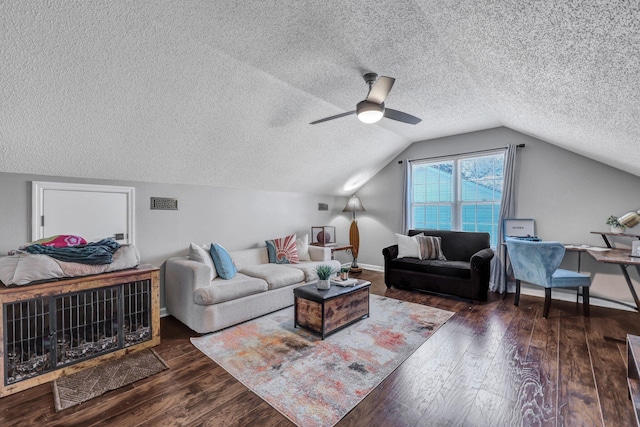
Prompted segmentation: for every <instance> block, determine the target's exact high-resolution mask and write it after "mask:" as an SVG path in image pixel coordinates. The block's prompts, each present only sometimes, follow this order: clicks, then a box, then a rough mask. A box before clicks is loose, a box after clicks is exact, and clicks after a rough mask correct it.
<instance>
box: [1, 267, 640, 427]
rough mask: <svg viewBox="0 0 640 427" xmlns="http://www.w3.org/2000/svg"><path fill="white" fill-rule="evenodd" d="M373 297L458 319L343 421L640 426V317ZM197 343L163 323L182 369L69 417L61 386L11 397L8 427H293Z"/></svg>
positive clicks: (376, 276) (525, 300) (536, 304)
mask: <svg viewBox="0 0 640 427" xmlns="http://www.w3.org/2000/svg"><path fill="white" fill-rule="evenodd" d="M361 277H362V278H365V279H367V280H370V281H371V282H372V292H373V293H376V294H379V295H386V296H388V297H391V298H397V299H402V300H406V301H411V302H416V303H419V304H426V305H430V306H433V307H438V308H442V309H445V310H450V311H454V312H455V313H456V314H455V316H453V317H452V318H451V320H449V322H447V323H446V324H445V325H444V326H443V327H442V328H441V329H440V330H438V332H437V333H435V334H434V335H433V337H431V338H430V339H429V340H428V341H427V342H426V343H425V344H424V345H423V346H422V347H420V348H419V349H418V350H417V351H416V352H415V353H414V354H413V355H412V356H411V357H409V358H408V359H407V360H406V361H405V363H404V364H402V365H401V366H400V367H399V368H398V369H397V370H396V371H395V372H393V373H392V374H391V375H390V376H389V377H388V378H387V379H386V380H385V381H383V383H382V384H380V385H379V386H378V387H377V388H376V389H375V390H374V391H373V392H372V393H371V394H369V396H367V397H366V398H365V399H364V400H363V401H362V402H361V403H360V404H359V405H358V406H357V407H356V408H354V409H353V410H352V411H351V412H350V413H349V414H348V415H347V416H346V417H345V418H344V419H343V420H342V421H340V423H338V426H339V427H345V426H438V425H443V426H452V425H454V426H455V425H463V426H467V425H469V426H485V425H486V426H516V425H525V426H529V425H531V426H537V425H544V426H565V425H566V426H569V425H582V426H600V425H605V426H630V425H635V419H634V415H633V409H632V406H631V402H630V401H629V398H628V395H627V384H626V349H625V344H624V339H625V337H626V334H627V333H632V334H640V314H638V313H632V312H626V311H619V310H612V309H605V308H600V307H593V306H592V308H591V317H590V318H584V317H583V316H582V309H581V307H580V306H577V305H576V304H573V303H567V302H562V301H554V302H553V304H552V306H551V312H550V314H549V318H548V319H544V318H543V317H542V309H543V299H541V298H534V297H528V296H524V295H523V296H522V297H521V300H520V306H519V307H515V306H514V305H513V295H508V296H507V297H506V298H505V299H503V298H502V297H501V296H499V295H494V294H491V295H490V301H489V302H488V303H476V304H471V303H468V302H464V301H459V300H455V299H449V298H442V297H437V296H432V295H426V294H421V293H414V292H408V291H401V290H396V289H391V290H387V289H386V287H385V285H384V280H383V275H382V273H377V272H370V271H365V272H363V273H362V276H361ZM194 335H196V334H195V333H193V332H192V331H190V330H189V329H188V328H186V327H184V326H183V325H182V324H181V323H179V322H178V321H176V320H175V319H173V318H172V317H166V318H163V319H162V343H161V344H160V346H158V347H156V351H157V352H158V353H159V354H160V355H161V356H162V357H163V358H164V360H165V361H166V362H167V363H168V364H169V366H170V367H171V369H169V370H166V371H163V372H162V373H160V374H157V375H155V376H153V377H151V378H147V379H145V380H143V381H140V382H137V383H135V384H132V385H130V386H128V387H124V388H122V389H119V390H114V391H112V392H109V393H107V394H105V395H103V396H101V397H98V398H96V399H93V400H91V401H89V402H86V403H84V404H82V405H80V406H77V407H74V408H70V409H68V410H65V411H63V412H60V413H56V412H55V410H54V409H53V397H52V393H51V386H50V384H44V385H41V386H38V387H35V388H32V389H30V390H27V391H24V392H21V393H17V394H15V395H11V396H7V397H4V398H2V399H0V425H2V426H13V425H21V426H22V425H24V426H26V425H38V426H42V425H82V426H89V425H117V426H134V425H148V426H159V425H190V426H191V425H196V426H223V425H224V426H246V425H251V426H256V425H259V426H291V425H292V423H291V422H289V421H288V420H287V419H285V418H284V417H283V416H282V415H281V414H280V413H279V412H277V411H276V410H275V409H273V408H271V406H269V405H268V404H267V403H265V402H264V401H263V400H262V399H260V398H259V397H257V396H256V395H255V394H253V393H252V392H251V391H249V390H248V389H247V388H246V387H244V386H243V385H242V384H241V383H239V382H238V381H236V380H235V379H234V378H233V377H232V376H231V375H229V374H228V373H227V372H226V371H224V370H223V369H222V368H220V367H219V366H218V365H217V364H216V363H214V362H213V361H212V360H210V359H209V358H207V357H206V356H205V355H204V354H202V353H200V352H199V351H198V350H196V349H195V347H193V346H192V345H191V343H190V342H189V337H191V336H194Z"/></svg>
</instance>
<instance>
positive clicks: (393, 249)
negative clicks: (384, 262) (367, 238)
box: [382, 245, 398, 259]
mask: <svg viewBox="0 0 640 427" xmlns="http://www.w3.org/2000/svg"><path fill="white" fill-rule="evenodd" d="M382 256H384V259H395V258H398V245H393V246H389V247H388V248H384V249H383V250H382Z"/></svg>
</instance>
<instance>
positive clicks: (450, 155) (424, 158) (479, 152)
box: [398, 144, 524, 163]
mask: <svg viewBox="0 0 640 427" xmlns="http://www.w3.org/2000/svg"><path fill="white" fill-rule="evenodd" d="M507 148H509V147H499V148H489V149H486V150H479V151H468V152H466V153H457V154H447V155H446V156H436V157H423V158H421V159H409V160H407V161H408V162H409V163H411V162H419V161H422V160H436V159H444V158H448V157H457V156H467V155H469V154H482V153H488V152H491V151H496V150H506V149H507ZM516 148H524V144H518V145H516ZM398 163H402V160H400V161H398Z"/></svg>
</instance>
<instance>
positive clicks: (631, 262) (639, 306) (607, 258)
mask: <svg viewBox="0 0 640 427" xmlns="http://www.w3.org/2000/svg"><path fill="white" fill-rule="evenodd" d="M605 241H606V238H605ZM608 243H609V242H608V241H607V244H608ZM587 252H588V253H589V255H591V256H592V257H593V258H594V259H595V260H596V261H598V262H604V263H605V264H618V265H619V266H620V268H621V269H622V275H623V276H624V279H625V280H626V281H627V286H629V292H631V295H632V296H633V301H635V303H636V310H637V311H640V300H639V299H638V295H637V294H636V290H635V289H634V287H633V283H632V282H631V278H630V277H629V272H628V271H627V268H628V267H631V266H635V268H636V270H637V271H638V274H640V258H631V257H630V256H629V255H631V251H630V250H628V249H613V248H612V249H611V250H609V251H605V252H602V251H590V250H587Z"/></svg>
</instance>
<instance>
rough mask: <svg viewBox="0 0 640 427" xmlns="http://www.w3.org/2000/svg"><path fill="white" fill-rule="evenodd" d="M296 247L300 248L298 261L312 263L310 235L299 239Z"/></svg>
mask: <svg viewBox="0 0 640 427" xmlns="http://www.w3.org/2000/svg"><path fill="white" fill-rule="evenodd" d="M296 246H297V248H298V260H299V261H311V255H309V235H308V234H305V235H304V236H302V237H298V238H297V239H296Z"/></svg>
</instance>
